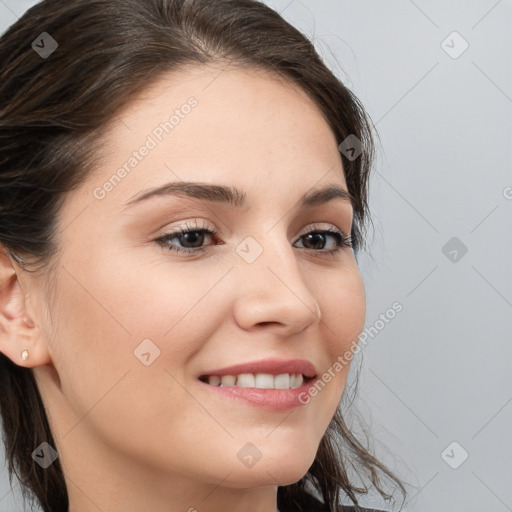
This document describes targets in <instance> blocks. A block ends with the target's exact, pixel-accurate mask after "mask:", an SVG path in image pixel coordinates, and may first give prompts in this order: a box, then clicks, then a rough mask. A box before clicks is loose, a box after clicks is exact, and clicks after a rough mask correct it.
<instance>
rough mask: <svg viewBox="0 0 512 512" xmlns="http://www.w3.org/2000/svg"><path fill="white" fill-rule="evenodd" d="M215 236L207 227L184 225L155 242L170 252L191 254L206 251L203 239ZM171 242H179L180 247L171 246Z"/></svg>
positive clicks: (214, 232)
mask: <svg viewBox="0 0 512 512" xmlns="http://www.w3.org/2000/svg"><path fill="white" fill-rule="evenodd" d="M216 235H217V231H216V230H215V229H212V228H210V227H208V226H207V225H203V226H202V227H198V226H190V225H188V224H187V223H185V226H180V227H179V228H178V229H176V230H175V231H172V232H170V233H167V234H166V235H164V236H162V237H160V238H157V239H156V240H155V241H156V242H157V243H159V244H160V245H161V246H162V247H164V248H166V249H168V250H170V251H176V252H183V253H188V254H191V253H198V252H202V251H204V250H206V247H204V246H203V243H204V241H205V238H208V237H215V236H216ZM173 240H177V241H179V242H180V243H181V244H182V246H181V247H180V246H179V245H175V244H173V243H172V241H173ZM217 245H219V244H217Z"/></svg>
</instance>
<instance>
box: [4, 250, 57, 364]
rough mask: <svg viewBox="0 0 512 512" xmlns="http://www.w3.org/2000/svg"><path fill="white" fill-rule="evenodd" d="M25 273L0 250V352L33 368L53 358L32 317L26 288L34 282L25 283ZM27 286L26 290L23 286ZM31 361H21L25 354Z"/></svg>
mask: <svg viewBox="0 0 512 512" xmlns="http://www.w3.org/2000/svg"><path fill="white" fill-rule="evenodd" d="M23 272H25V273H26V270H23V269H22V268H20V267H19V265H17V264H16V263H15V261H14V259H13V258H12V257H11V256H10V255H9V254H8V253H7V251H6V249H5V248H4V247H2V246H0V352H2V353H3V354H5V355H6V356H7V357H8V358H9V359H10V360H11V361H12V362H13V363H15V364H17V365H19V366H24V367H27V368H32V367H35V366H40V365H43V364H47V363H49V362H50V360H51V359H50V355H49V353H48V351H47V347H46V344H45V343H44V341H43V339H42V337H41V330H40V328H39V326H38V325H37V322H36V319H35V318H33V317H32V314H29V312H28V310H29V309H30V308H28V307H27V306H28V305H29V299H28V297H29V294H28V291H29V290H26V289H24V288H27V287H29V286H30V284H31V281H30V280H29V279H27V280H26V282H25V283H22V281H21V279H20V277H21V275H22V273H23ZM22 284H24V285H25V286H22ZM25 350H27V351H28V358H26V359H25V360H24V359H23V358H22V356H21V355H22V351H25Z"/></svg>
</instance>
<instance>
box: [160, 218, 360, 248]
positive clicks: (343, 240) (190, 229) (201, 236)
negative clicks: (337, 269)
mask: <svg viewBox="0 0 512 512" xmlns="http://www.w3.org/2000/svg"><path fill="white" fill-rule="evenodd" d="M217 235H218V232H217V231H216V230H215V229H213V228H211V227H209V226H208V225H206V224H203V225H202V226H190V225H189V224H187V223H186V224H185V225H184V226H180V227H179V228H177V229H176V230H174V231H171V232H170V233H167V234H165V235H164V236H161V237H160V238H157V239H156V240H155V242H157V243H158V244H159V245H160V246H161V247H163V248H165V249H167V250H169V251H176V252H178V253H186V254H193V253H199V252H204V251H206V250H207V248H208V247H209V246H210V245H222V243H218V242H217V243H214V244H211V243H210V244H207V245H204V244H205V241H206V240H207V239H208V238H215V237H216V236H217ZM302 240H303V242H302V244H303V245H302V247H299V248H301V249H306V250H311V251H313V252H316V253H322V254H330V255H334V254H336V253H337V252H339V251H340V250H342V249H344V248H348V247H352V239H351V237H350V235H349V236H347V235H345V234H343V233H342V232H341V231H339V230H338V229H335V228H332V227H330V228H327V229H325V228H323V229H319V228H318V229H317V226H313V230H311V231H308V232H307V233H305V234H303V235H301V236H300V237H299V239H298V241H302ZM329 240H331V244H329ZM175 242H178V243H179V244H180V245H176V243H175ZM296 243H297V242H296ZM304 244H305V246H304ZM326 245H331V248H328V249H326V248H325V246H326Z"/></svg>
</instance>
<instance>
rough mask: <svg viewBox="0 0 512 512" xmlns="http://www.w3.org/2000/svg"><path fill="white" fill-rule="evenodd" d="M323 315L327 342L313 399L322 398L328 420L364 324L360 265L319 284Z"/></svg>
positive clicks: (323, 334) (333, 409)
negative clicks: (321, 284) (325, 282)
mask: <svg viewBox="0 0 512 512" xmlns="http://www.w3.org/2000/svg"><path fill="white" fill-rule="evenodd" d="M316 293H317V297H318V300H319V305H320V309H321V311H322V316H321V320H320V331H321V332H322V339H323V340H324V342H325V354H326V356H327V358H326V359H325V360H324V362H323V365H322V368H321V372H319V375H318V379H317V381H316V385H315V390H314V391H312V393H311V395H310V396H311V400H312V402H314V401H315V400H320V401H321V402H322V408H321V410H320V415H321V416H322V421H324V422H326V423H328V422H329V421H330V419H331V418H332V416H333V415H334V412H335V410H336V407H337V406H338V403H339V401H340V399H341V396H342V394H343V391H344V389H345V384H346V380H347V377H348V373H349V370H350V366H351V361H352V356H353V351H354V350H355V348H356V346H357V342H358V338H359V335H360V334H361V332H362V330H363V328H364V322H365V316H366V297H365V291H364V284H363V281H362V278H361V275H360V273H359V269H358V267H357V265H356V264H355V263H354V265H353V266H349V267H348V268H345V269H343V270H342V271H340V272H339V273H336V277H335V278H333V279H331V280H329V281H328V284H324V286H320V285H319V286H318V287H317V292H316Z"/></svg>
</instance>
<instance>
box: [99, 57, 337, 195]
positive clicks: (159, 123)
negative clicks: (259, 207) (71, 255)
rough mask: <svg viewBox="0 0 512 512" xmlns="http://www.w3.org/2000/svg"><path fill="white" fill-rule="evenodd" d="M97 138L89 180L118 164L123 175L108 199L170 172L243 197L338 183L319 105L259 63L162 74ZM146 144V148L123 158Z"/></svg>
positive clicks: (171, 177) (170, 177)
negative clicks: (100, 152)
mask: <svg viewBox="0 0 512 512" xmlns="http://www.w3.org/2000/svg"><path fill="white" fill-rule="evenodd" d="M103 142H104V143H105V147H106V148H107V151H106V152H105V155H104V157H103V160H102V162H103V165H101V169H98V171H99V172H98V173H96V174H95V176H94V182H95V183H94V184H95V185H98V184H101V183H103V182H104V180H105V179H106V178H108V176H109V173H110V175H111V174H112V172H113V171H114V172H115V171H116V170H117V169H120V168H121V167H123V166H124V168H125V170H126V171H127V172H123V173H122V174H124V175H129V176H127V177H126V179H124V177H123V183H122V184H121V183H120V184H119V185H122V186H116V187H115V188H116V190H115V191H114V193H112V194H111V196H112V198H113V197H114V196H116V195H118V194H117V193H118V192H120V191H124V192H125V194H124V197H125V198H126V199H128V198H129V197H133V194H134V193H136V192H137V190H142V189H144V188H148V187H150V186H158V185H161V184H165V183H167V182H169V181H175V180H184V181H197V182H199V181H201V182H211V183H225V184H231V185H234V186H238V187H239V188H240V189H243V190H247V192H248V194H249V195H251V191H253V192H254V193H259V192H262V193H264V192H265V191H266V189H267V188H268V187H273V188H274V189H275V188H277V189H279V190H280V191H281V193H282V192H283V191H292V190H293V189H294V188H297V187H298V188H300V190H297V194H298V195H299V194H300V195H302V193H303V192H304V191H305V189H307V188H309V187H312V186H314V185H315V184H316V183H318V182H319V181H320V180H322V179H323V178H324V177H325V179H326V180H328V181H329V183H332V182H337V183H339V184H340V185H343V186H345V180H344V177H343V169H342V163H341V157H340V155H339V152H338V146H337V142H336V140H335V137H334V134H333V132H332V130H331V129H330V127H329V125H328V123H327V121H326V120H325V119H324V117H323V114H322V112H321V111H320V109H319V108H318V106H317V105H316V104H315V103H314V102H313V100H311V99H310V98H309V97H308V95H307V94H306V93H305V92H304V91H302V90H301V89H300V88H299V87H297V86H296V85H295V84H292V83H290V82H289V81H286V80H284V79H283V78H281V77H279V76H277V75H275V74H272V73H269V72H267V71H263V70H260V69H254V68H247V67H244V68H241V67H230V68H226V69H223V68H221V67H218V66H200V67H197V66H196V67H188V68H184V69H182V70H181V71H176V72H173V73H169V74H167V75H164V76H161V77H160V78H159V79H158V80H157V81H156V82H154V83H152V84H151V85H150V86H148V87H147V88H146V89H145V90H143V91H142V92H141V93H140V94H139V95H138V96H137V97H136V98H134V99H133V100H132V101H131V102H130V103H129V104H128V105H127V106H126V107H125V108H124V109H123V110H122V111H120V112H118V113H117V115H116V116H115V117H114V119H113V122H112V123H111V125H110V126H109V127H108V130H107V133H106V137H105V140H104V141H103ZM144 145H146V146H148V147H150V150H149V151H144V153H145V156H144V157H143V158H140V159H139V160H138V161H137V162H135V161H132V163H133V164H136V165H133V166H130V165H126V164H127V162H128V161H129V160H130V159H132V160H134V159H135V158H136V157H135V156H133V153H134V151H135V152H136V151H137V150H138V149H139V148H142V146H144ZM102 180H103V181H102ZM345 188H346V187H345Z"/></svg>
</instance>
